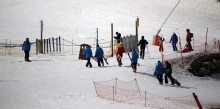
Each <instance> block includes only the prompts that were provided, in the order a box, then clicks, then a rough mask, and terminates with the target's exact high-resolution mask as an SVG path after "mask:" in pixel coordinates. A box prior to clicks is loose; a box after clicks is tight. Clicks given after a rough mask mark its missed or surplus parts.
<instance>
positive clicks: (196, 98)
mask: <svg viewBox="0 0 220 109" xmlns="http://www.w3.org/2000/svg"><path fill="white" fill-rule="evenodd" d="M193 97H194V99H195V101H196V104H197V106H198V107H199V109H203V108H202V105H201V104H200V102H199V100H198V97H197V96H196V94H195V93H193Z"/></svg>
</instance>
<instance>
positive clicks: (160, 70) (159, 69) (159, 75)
mask: <svg viewBox="0 0 220 109" xmlns="http://www.w3.org/2000/svg"><path fill="white" fill-rule="evenodd" d="M163 73H164V67H163V64H162V63H161V62H160V61H158V64H157V66H156V69H155V71H154V76H157V79H158V81H159V84H161V85H162V84H163Z"/></svg>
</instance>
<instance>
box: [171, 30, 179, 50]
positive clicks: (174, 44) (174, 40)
mask: <svg viewBox="0 0 220 109" xmlns="http://www.w3.org/2000/svg"><path fill="white" fill-rule="evenodd" d="M171 41H172V46H173V51H178V49H177V47H176V44H177V42H178V37H177V35H176V33H173V35H172V36H171V39H170V42H171ZM170 42H169V43H170Z"/></svg>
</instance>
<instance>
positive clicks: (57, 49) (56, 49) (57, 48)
mask: <svg viewBox="0 0 220 109" xmlns="http://www.w3.org/2000/svg"><path fill="white" fill-rule="evenodd" d="M56 52H58V38H56Z"/></svg>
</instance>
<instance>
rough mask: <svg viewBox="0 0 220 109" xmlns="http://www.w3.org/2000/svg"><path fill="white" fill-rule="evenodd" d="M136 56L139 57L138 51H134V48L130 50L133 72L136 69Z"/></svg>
mask: <svg viewBox="0 0 220 109" xmlns="http://www.w3.org/2000/svg"><path fill="white" fill-rule="evenodd" d="M138 58H139V56H138V53H137V52H136V51H135V49H133V51H132V59H131V60H132V65H131V66H132V67H133V72H135V73H136V70H137V62H138Z"/></svg>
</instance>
